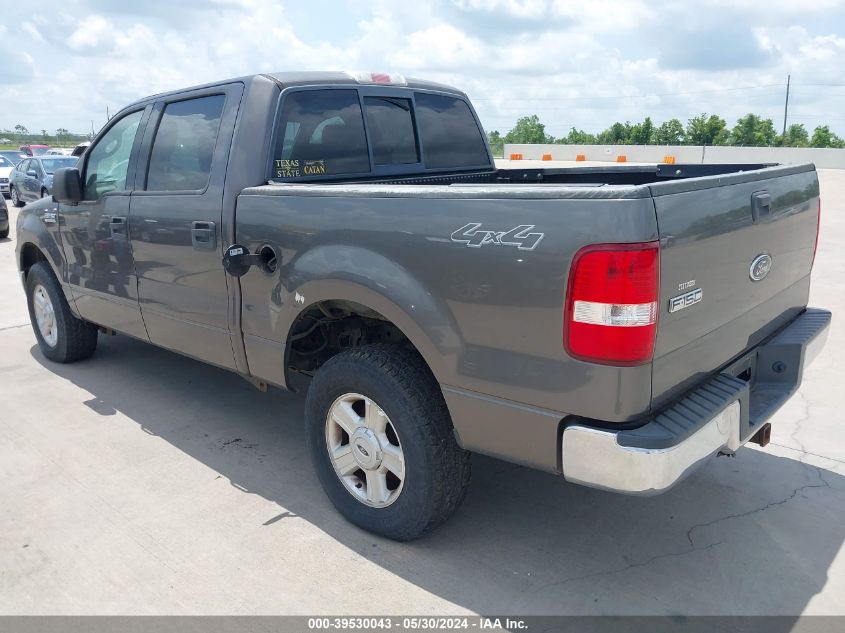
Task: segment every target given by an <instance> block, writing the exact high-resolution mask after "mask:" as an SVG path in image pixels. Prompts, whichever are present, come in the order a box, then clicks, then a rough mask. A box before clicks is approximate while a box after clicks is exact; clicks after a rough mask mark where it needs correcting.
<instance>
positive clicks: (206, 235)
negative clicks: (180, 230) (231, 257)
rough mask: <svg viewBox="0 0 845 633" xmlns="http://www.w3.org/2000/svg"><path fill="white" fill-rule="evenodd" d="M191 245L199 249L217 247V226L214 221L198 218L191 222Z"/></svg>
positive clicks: (213, 248) (208, 249)
mask: <svg viewBox="0 0 845 633" xmlns="http://www.w3.org/2000/svg"><path fill="white" fill-rule="evenodd" d="M191 246H193V247H194V248H195V249H196V250H198V251H213V250H215V249H216V248H217V227H216V225H215V224H214V222H205V221H201V220H197V221H195V222H192V223H191Z"/></svg>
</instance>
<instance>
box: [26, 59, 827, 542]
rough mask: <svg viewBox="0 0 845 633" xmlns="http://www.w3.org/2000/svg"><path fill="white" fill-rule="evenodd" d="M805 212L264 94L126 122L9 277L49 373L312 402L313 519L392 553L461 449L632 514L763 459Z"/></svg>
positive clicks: (328, 96)
mask: <svg viewBox="0 0 845 633" xmlns="http://www.w3.org/2000/svg"><path fill="white" fill-rule="evenodd" d="M819 213H820V206H819V184H818V179H817V176H816V172H815V168H814V167H813V166H812V165H797V166H772V165H651V166H633V165H630V166H629V165H619V166H609V167H578V168H560V167H558V168H546V169H523V168H518V169H513V168H497V166H496V165H495V163H494V161H493V159H492V157H491V154H490V151H489V148H488V146H487V143H486V137H485V135H484V132H483V130H482V128H481V125H480V123H479V121H478V118H477V116H476V114H475V112H474V110H473V107H472V105H471V103H470V102H469V100H468V99H467V97H466V95H465V94H464V93H463V92H461V91H459V90H457V89H454V88H451V87H448V86H444V85H440V84H436V83H431V82H426V81H417V80H410V79H405V78H404V77H401V76H396V75H387V74H348V73H340V72H326V73H279V74H267V75H256V76H250V77H244V78H240V79H234V80H229V81H222V82H219V83H213V84H208V85H204V86H200V87H196V88H190V89H186V90H179V91H175V92H171V93H167V94H161V95H155V96H152V97H149V98H146V99H143V100H141V101H138V102H137V103H134V104H132V105H130V106H128V107H127V108H125V109H123V110H122V111H121V112H119V113H118V114H117V115H115V116H114V117H113V118H112V119H111V120H110V121H109V123H108V125H107V126H106V127H105V128H104V129H103V130H102V131H101V132H100V133H99V135H98V136H97V138H96V139H94V141H93V142H92V144H91V146H90V147H89V148H88V149H87V150H86V151H85V153H84V154H83V156H82V158H81V159H80V162H79V165H78V166H77V167H75V168H70V169H63V170H58V171H57V172H56V174H55V176H54V181H53V199H52V200H51V199H44V200H41V201H37V202H34V203H32V204H29V205H28V206H27V207H25V208H24V209H23V210H22V211H21V213H20V215H19V217H18V220H17V257H18V263H19V268H20V274H21V280H22V282H23V285H24V288H25V290H26V293H27V298H28V301H29V306H30V315H31V320H32V324H33V330H34V333H35V337H36V338H37V340H38V344H39V346H40V349H41V351H42V352H43V354H44V355H45V356H46V357H47V358H49V359H52V360H53V361H56V362H72V361H78V360H82V359H85V358H88V357H90V356H91V355H92V354H94V351H95V348H96V344H97V337H98V332H114V331H116V332H120V333H123V334H126V335H129V336H133V337H136V338H138V339H141V340H143V341H148V342H150V343H152V344H155V345H159V346H161V347H164V348H167V349H169V350H173V351H176V352H179V353H181V354H186V355H189V356H192V357H194V358H196V359H199V360H201V361H204V362H207V363H212V364H214V365H217V366H219V367H222V368H225V369H228V370H231V371H233V372H237V373H238V374H241V375H242V376H244V377H245V378H247V379H248V380H249V381H251V382H252V383H254V384H255V385H256V386H258V387H260V388H262V389H264V388H266V386H267V385H273V386H276V387H279V388H281V389H289V390H299V389H302V390H307V396H306V402H305V424H306V429H307V439H308V445H309V451H310V454H311V458H312V460H313V463H314V467H315V469H316V472H317V474H318V477H319V479H320V482H321V484H322V486H323V487H324V489H325V491H326V493H327V494H328V496H329V497H330V498H331V500H332V501H333V503H334V504H335V505H336V506H337V508H338V509H339V511H340V512H341V513H342V514H343V515H345V516H346V517H347V518H348V519H349V520H350V521H352V522H353V523H355V524H357V525H359V526H361V527H363V528H365V529H368V530H371V531H373V532H376V533H379V534H383V535H385V536H388V537H390V538H394V539H399V540H407V539H413V538H416V537H419V536H420V535H422V534H425V533H427V532H429V531H430V530H432V529H433V528H435V527H436V526H437V525H439V524H440V523H441V522H443V521H444V520H445V519H446V518H448V517H449V516H450V515H451V514H452V513H453V512H454V511H455V510H456V508H457V507H458V506H459V504H460V502H461V500H462V499H463V496H464V494H465V491H466V488H467V484H468V481H469V475H470V454H471V453H474V452H476V453H483V454H487V455H493V456H496V457H499V458H501V459H504V460H510V461H513V462H516V463H519V464H523V465H526V466H530V467H533V468H538V469H542V470H545V471H548V472H551V473H557V474H559V475H562V477H563V478H565V479H566V480H568V481H570V482H575V483H579V484H584V485H587V486H594V487H598V488H603V489H607V490H613V491H618V492H623V493H632V494H653V493H656V492H660V491H662V490H666V489H667V488H669V487H670V486H672V485H674V484H675V483H677V482H678V481H679V480H681V479H682V478H683V477H684V476H686V475H687V474H688V473H690V472H691V471H692V470H693V469H694V468H695V467H696V466H697V465H699V464H701V463H702V462H703V461H704V460H706V459H707V458H709V457H710V456H712V455H714V454H716V453H720V452H721V453H732V452H734V451H736V450H738V449H739V448H740V447H741V446H742V445H743V444H745V443H746V442H748V441H750V440H754V441H757V442H759V443H760V444H765V443H766V442H767V441H768V437H769V434H770V432H771V427H770V423H769V421H768V420H769V419H770V418H771V415H772V413H773V412H774V411H776V410H777V409H778V408H779V407H780V406H781V405H782V404H783V403H784V402H785V401H786V400H787V399H788V398H789V397H790V396H791V395H792V394H793V393H794V392H795V390H796V389H797V388H798V386H799V384H800V382H801V376H802V374H803V371H804V368H805V367H806V365H807V363H809V362H810V360H811V359H812V358H813V357H814V355H815V354H816V353H817V352H818V350H819V348H820V347H821V346H822V345H823V343H824V339H825V336H826V333H827V329H828V325H829V322H830V319H831V315H830V313H829V312H827V311H825V310H822V309H817V308H808V307H807V301H808V296H809V288H810V272H811V269H812V266H813V260H814V257H815V249H816V244H817V239H818V226H819ZM126 362H127V363H131V362H132V359H131V358H127V359H126Z"/></svg>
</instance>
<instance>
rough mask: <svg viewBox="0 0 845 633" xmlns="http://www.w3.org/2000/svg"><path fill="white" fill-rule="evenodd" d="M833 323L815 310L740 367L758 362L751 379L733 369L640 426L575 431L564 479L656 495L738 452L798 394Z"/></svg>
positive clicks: (565, 450)
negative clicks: (722, 455) (718, 457)
mask: <svg viewBox="0 0 845 633" xmlns="http://www.w3.org/2000/svg"><path fill="white" fill-rule="evenodd" d="M830 319H831V314H830V312H828V311H827V310H818V309H814V308H809V309H807V310H806V311H804V312H803V313H801V315H799V316H798V317H796V318H795V319H794V320H793V321H792V322H791V323H789V325H787V326H786V327H785V328H784V329H782V330H781V331H780V332H779V333H777V334H776V335H775V336H774V337H773V338H772V339H770V340H769V341H768V342H766V343H764V344H762V345H759V346H758V347H756V348H755V349H753V350H751V351H750V352H749V353H748V354H745V355H744V356H743V357H742V358H741V359H740V360H739V361H737V362H736V363H734V364H733V365H732V367H734V366H740V364H741V366H743V367H747V366H749V361H750V367H751V369H752V371H751V379H750V380H748V381H746V380H741V379H739V378H737V377H735V376H733V375H731V371H730V370H731V368H730V367H729V368H727V369H726V370H725V371H723V372H722V373H719V374H717V375H715V376H713V377H712V378H711V379H709V380H708V381H707V382H706V383H705V384H704V385H702V386H700V387H698V388H696V389H695V390H693V391H691V392H690V393H688V394H687V395H686V396H684V397H683V398H682V399H681V400H679V401H678V402H676V403H675V404H673V405H672V406H670V407H668V408H667V409H665V410H663V411H661V412H660V413H658V414H657V415H654V416H653V417H652V418H651V419H650V420H649V421H647V422H646V423H645V424H644V425H642V426H640V427H637V428H636V429H631V430H622V431H612V430H607V429H598V428H595V427H590V426H587V425H584V424H579V423H575V424H571V425H570V426H567V427H566V428H565V429H564V431H563V435H562V440H561V451H562V465H563V475H564V477H565V478H566V479H567V481H571V482H573V483H578V484H583V485H586V486H591V487H594V488H602V489H605V490H613V491H616V492H623V493H627V494H640V495H648V494H656V493H659V492H662V491H664V490H667V489H668V488H671V487H672V486H673V485H674V484H675V483H677V482H678V481H680V480H681V479H683V478H684V477H685V476H686V475H687V474H689V473H690V472H691V471H692V470H694V469H695V467H696V466H698V465H700V464H701V463H702V462H704V461H705V460H706V459H707V458H708V457H710V456H711V455H713V454H714V453H717V452H726V453H731V452H734V451H736V450H738V449H739V448H740V447H741V446H742V445H743V444H745V443H746V442H747V441H748V440H749V439H750V438H751V437H752V436H753V435H754V434H755V433H756V432H757V430H759V429H760V428H761V427H762V426H763V423H764V422H765V421H766V420H767V419H768V418H770V417H771V416H772V414H773V413H774V412H775V411H777V409H779V408H780V407H781V406H782V405H783V403H784V402H786V401H787V400H788V399H789V397H790V396H792V394H793V393H795V391H796V390H797V389H798V387H799V386H800V384H801V377H802V375H803V373H804V369H805V368H806V367H807V365H809V364H810V362H812V360H813V359H815V357H816V356H817V355H818V353H819V352H820V351H821V349H822V347H824V343H825V341H826V339H827V334H828V330H829V325H830Z"/></svg>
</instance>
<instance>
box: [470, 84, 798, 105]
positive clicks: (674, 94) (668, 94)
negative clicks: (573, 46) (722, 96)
mask: <svg viewBox="0 0 845 633" xmlns="http://www.w3.org/2000/svg"><path fill="white" fill-rule="evenodd" d="M785 85H786V84H783V83H779V84H760V85H757V86H738V87H736V88H719V89H717V90H693V91H687V92H662V93H654V94H645V95H612V96H611V95H607V96H594V97H520V98H514V99H498V98H496V97H473V99H472V100H473V101H498V102H506V101H589V100H594V99H647V98H651V97H679V96H684V95H701V94H715V93H722V92H736V91H739V90H757V89H760V88H783V87H784V86H785ZM804 85H808V84H804Z"/></svg>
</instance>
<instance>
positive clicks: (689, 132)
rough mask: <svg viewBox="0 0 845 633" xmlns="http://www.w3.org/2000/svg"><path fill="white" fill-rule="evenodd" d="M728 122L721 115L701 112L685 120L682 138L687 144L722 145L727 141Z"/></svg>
mask: <svg viewBox="0 0 845 633" xmlns="http://www.w3.org/2000/svg"><path fill="white" fill-rule="evenodd" d="M728 136H729V135H728V124H727V123H725V120H724V119H723V118H722V117H719V116H716V115H715V114H711V115H710V116H709V117H708V116H707V113H705V112H702V113H701V114H699V115H698V116H696V117H693V118H691V119H690V120H689V121H687V129H686V131H685V132H684V138H685V139H686V142H687V144H688V145H724V144H725V143H727V142H728Z"/></svg>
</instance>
